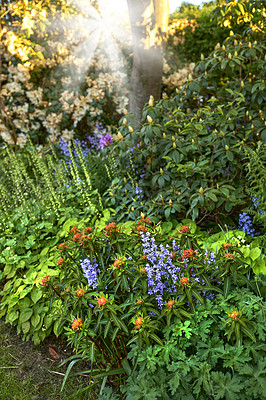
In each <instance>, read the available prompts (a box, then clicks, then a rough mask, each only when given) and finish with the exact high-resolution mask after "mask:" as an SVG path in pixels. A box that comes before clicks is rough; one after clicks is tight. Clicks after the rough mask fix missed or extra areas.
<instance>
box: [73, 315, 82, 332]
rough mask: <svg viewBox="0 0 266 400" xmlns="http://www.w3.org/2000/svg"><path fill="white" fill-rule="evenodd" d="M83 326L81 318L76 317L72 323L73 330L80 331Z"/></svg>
mask: <svg viewBox="0 0 266 400" xmlns="http://www.w3.org/2000/svg"><path fill="white" fill-rule="evenodd" d="M81 326H82V322H81V318H77V319H75V320H74V321H73V322H72V324H71V327H72V329H73V331H78V330H79V328H80V327H81Z"/></svg>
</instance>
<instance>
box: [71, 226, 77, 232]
mask: <svg viewBox="0 0 266 400" xmlns="http://www.w3.org/2000/svg"><path fill="white" fill-rule="evenodd" d="M78 230H79V228H78V227H77V226H72V228H71V229H70V233H77V232H78Z"/></svg>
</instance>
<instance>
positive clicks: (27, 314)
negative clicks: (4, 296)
mask: <svg viewBox="0 0 266 400" xmlns="http://www.w3.org/2000/svg"><path fill="white" fill-rule="evenodd" d="M32 314H33V309H32V308H24V310H22V312H21V314H20V317H19V322H20V323H24V322H26V321H28V320H29V319H30V318H31V316H32Z"/></svg>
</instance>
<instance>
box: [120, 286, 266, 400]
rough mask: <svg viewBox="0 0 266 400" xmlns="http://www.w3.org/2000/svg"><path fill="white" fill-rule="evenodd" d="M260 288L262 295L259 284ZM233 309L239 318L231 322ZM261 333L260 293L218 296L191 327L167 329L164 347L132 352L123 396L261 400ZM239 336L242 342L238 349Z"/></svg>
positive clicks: (264, 375)
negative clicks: (232, 328) (237, 340)
mask: <svg viewBox="0 0 266 400" xmlns="http://www.w3.org/2000/svg"><path fill="white" fill-rule="evenodd" d="M260 285H261V287H264V289H265V286H263V285H265V283H263V281H260ZM236 304H237V306H238V307H239V308H241V307H242V311H243V313H242V314H241V313H239V315H237V316H236V317H235V314H233V312H234V311H233V310H234V307H235V305H236ZM226 314H228V317H227V316H226ZM244 315H245V316H244ZM233 325H234V326H235V329H234V330H233V331H232V335H230V334H228V333H229V331H230V328H229V331H228V326H230V327H232V326H233ZM237 326H238V328H237ZM265 333H266V332H265V301H264V300H263V298H262V297H261V295H260V292H258V293H254V292H252V291H250V290H248V289H246V288H245V289H244V288H242V289H241V290H233V291H232V292H231V294H230V295H229V296H228V297H227V298H226V299H225V298H224V297H223V296H222V295H217V297H216V299H215V301H211V302H210V301H207V303H206V305H205V306H201V305H200V306H199V307H198V309H197V311H196V313H195V315H194V317H193V319H192V320H191V321H186V322H178V323H177V324H174V325H171V326H170V327H169V328H167V329H165V330H164V337H163V346H160V345H158V344H156V345H154V346H150V347H147V348H146V349H145V350H143V351H142V352H140V351H139V348H138V347H137V346H132V350H131V352H130V353H129V356H128V358H129V359H130V360H131V362H132V363H133V364H134V365H135V371H134V372H133V373H131V375H130V377H129V378H128V379H127V384H126V385H125V386H124V387H123V388H122V392H123V393H125V396H126V397H125V398H126V399H127V400H141V399H143V400H144V399H149V398H150V399H167V400H171V399H175V400H177V399H209V398H213V399H239V398H241V399H254V400H255V399H256V400H257V399H264V398H265V393H264V389H263V387H264V385H265V379H266V370H265V359H264V358H263V356H264V353H263V349H264V343H265ZM238 336H240V337H241V338H242V342H241V344H240V343H239V344H238V346H236V345H235V340H236V339H237V337H238ZM252 376H254V377H253V378H252Z"/></svg>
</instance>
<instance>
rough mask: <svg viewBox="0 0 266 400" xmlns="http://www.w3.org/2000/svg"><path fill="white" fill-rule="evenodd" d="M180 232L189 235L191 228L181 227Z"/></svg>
mask: <svg viewBox="0 0 266 400" xmlns="http://www.w3.org/2000/svg"><path fill="white" fill-rule="evenodd" d="M180 231H181V232H182V233H189V232H190V229H189V226H187V225H183V226H181V228H180Z"/></svg>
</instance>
